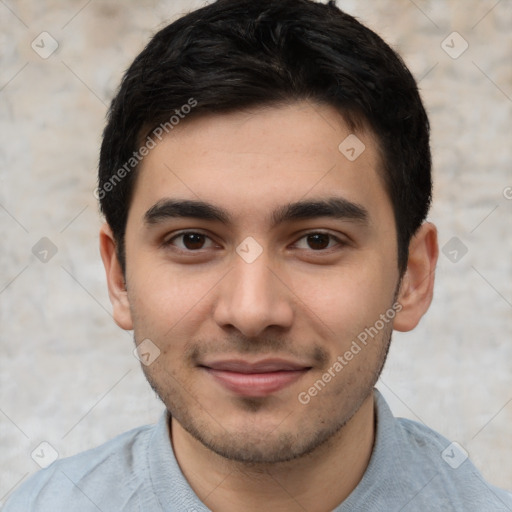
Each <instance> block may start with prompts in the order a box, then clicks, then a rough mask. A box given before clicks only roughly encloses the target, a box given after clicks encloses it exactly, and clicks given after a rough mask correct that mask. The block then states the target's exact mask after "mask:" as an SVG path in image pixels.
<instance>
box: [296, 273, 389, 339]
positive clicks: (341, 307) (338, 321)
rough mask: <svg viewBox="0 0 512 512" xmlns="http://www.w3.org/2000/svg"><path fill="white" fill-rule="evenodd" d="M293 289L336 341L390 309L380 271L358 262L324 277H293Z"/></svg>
mask: <svg viewBox="0 0 512 512" xmlns="http://www.w3.org/2000/svg"><path fill="white" fill-rule="evenodd" d="M293 289H294V292H295V293H296V295H297V297H299V298H300V299H301V301H302V302H303V304H305V306H306V309H307V310H309V311H310V315H309V316H310V317H311V318H313V319H316V320H315V321H316V322H318V323H321V324H323V325H324V327H325V328H327V330H328V332H329V333H330V337H333V336H336V339H337V340H340V341H341V340H346V339H347V338H348V337H350V336H357V334H358V333H359V332H361V331H362V330H363V329H364V328H365V327H367V326H368V325H373V324H374V323H375V321H376V320H377V319H378V318H379V316H380V314H382V313H384V312H385V311H386V310H387V308H389V307H390V301H391V300H392V296H393V291H394V288H393V282H392V280H390V279H389V278H388V277H386V275H385V273H384V271H382V270H380V269H378V267H377V266H375V265H374V266H368V265H367V266H365V265H363V264H362V263H361V265H359V266H358V267H354V268H342V267H340V268H339V269H338V270H337V271H336V272H332V271H331V272H326V273H325V274H324V275H320V274H316V275H314V276H311V275H309V276H304V275H301V276H296V279H295V283H294V286H293Z"/></svg>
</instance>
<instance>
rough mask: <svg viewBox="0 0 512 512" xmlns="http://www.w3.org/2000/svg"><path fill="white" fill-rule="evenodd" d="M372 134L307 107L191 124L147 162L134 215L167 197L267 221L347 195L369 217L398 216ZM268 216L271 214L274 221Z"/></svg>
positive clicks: (318, 108) (264, 110) (331, 111)
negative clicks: (298, 205)
mask: <svg viewBox="0 0 512 512" xmlns="http://www.w3.org/2000/svg"><path fill="white" fill-rule="evenodd" d="M380 167H381V164H380V157H379V152H378V146H377V143H376V141H375V138H374V136H373V134H372V133H371V132H369V131H368V130H366V131H358V132H357V134H356V133H353V132H352V130H351V129H350V128H349V126H348V125H347V124H346V123H345V121H344V120H343V118H342V117H341V115H340V114H339V113H338V112H337V111H336V110H335V109H334V108H333V107H329V106H326V105H316V104H315V105H313V104H310V103H306V102H302V103H296V104H290V105H286V106H280V107H266V108H258V109H255V110H253V111H243V112H235V113H230V114H212V115H204V116H200V117H196V118H192V119H189V120H187V119H185V120H184V121H183V122H182V123H181V124H180V125H179V126H177V127H176V129H174V130H173V131H172V132H171V133H169V134H168V135H165V136H164V137H163V138H162V141H160V142H158V144H157V145H156V147H154V149H152V150H151V151H150V152H149V154H148V155H147V156H145V157H144V160H143V161H142V163H141V165H140V168H139V170H138V176H137V180H136V183H135V190H134V194H133V203H132V207H131V210H130V214H132V210H133V214H134V215H136V216H137V217H138V218H142V217H143V216H144V213H145V212H146V211H147V210H148V209H149V208H151V207H152V206H153V205H155V204H156V203H158V202H159V201H161V200H162V199H164V198H167V197H180V198H189V199H194V200H197V199H200V200H203V201H207V202H209V203H212V204H216V205H218V206H222V207H223V208H224V209H227V210H231V211H233V212H235V213H236V214H238V215H240V216H243V215H246V216H249V217H250V218H251V219H253V220H254V221H256V219H258V218H260V219H262V218H263V217H264V215H265V212H268V211H270V210H275V208H276V207H278V206H279V205H280V204H284V203H289V202H290V201H298V200H301V199H307V198H308V197H315V198H318V197H322V196H324V197H328V196H329V197H332V196H333V195H334V194H336V195H340V196H342V197H343V198H345V199H346V200H348V201H351V202H354V203H358V204H364V205H365V207H367V209H368V211H369V213H370V216H372V212H373V214H374V215H379V209H380V210H382V209H387V210H388V211H389V210H392V208H391V204H390V201H389V198H388V196H387V194H386V192H385V189H384V184H383V180H382V178H381V172H380ZM267 217H268V215H267Z"/></svg>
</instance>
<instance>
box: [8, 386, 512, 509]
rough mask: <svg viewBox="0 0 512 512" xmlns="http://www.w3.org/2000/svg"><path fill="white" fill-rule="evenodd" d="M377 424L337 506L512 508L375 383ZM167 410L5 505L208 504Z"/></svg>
mask: <svg viewBox="0 0 512 512" xmlns="http://www.w3.org/2000/svg"><path fill="white" fill-rule="evenodd" d="M375 411H376V419H377V429H376V437H375V444H374V449H373V453H372V456H371V459H370V463H369V465H368V467H367V469H366V472H365V474H364V476H363V478H362V480H361V481H360V482H359V484H358V485H357V487H356V488H355V489H354V490H353V492H352V493H351V494H350V496H349V497H348V498H347V499H346V500H345V501H344V502H343V503H342V504H340V505H339V506H338V507H337V508H336V509H335V510H334V511H333V512H399V511H400V512H430V511H432V512H434V511H435V512H440V511H442V512H450V511H453V512H512V494H511V493H508V492H506V491H503V490H501V489H497V488H496V487H493V486H491V485H489V484H488V483H486V482H485V480H484V479H483V477H482V476H481V474H480V473H479V472H478V470H477V469H476V468H475V466H474V465H473V464H472V463H471V461H470V460H469V459H467V458H465V454H464V452H463V451H461V450H460V449H459V448H458V445H456V444H451V443H450V441H448V440H447V439H445V438H444V437H443V436H441V435H440V434H438V433H437V432H434V431H433V430H431V429H429V428H428V427H426V426H424V425H422V424H420V423H416V422H414V421H410V420H406V419H403V418H395V417H394V416H393V415H392V413H391V411H390V409H389V407H388V405H387V403H386V401H385V400H384V398H383V397H382V395H381V394H380V393H379V392H378V391H377V390H375ZM167 422H168V415H167V412H165V413H164V414H163V415H162V417H161V418H160V421H159V422H158V423H157V424H156V425H147V426H144V427H139V428H136V429H134V430H131V431H129V432H126V433H124V434H121V435H120V436H118V437H116V438H115V439H113V440H111V441H109V442H107V443H105V444H103V445H102V446H99V447H98V448H94V449H92V450H88V451H86V452H83V453H80V454H78V455H75V456H73V457H69V458H66V459H61V460H57V461H55V462H54V463H53V464H52V465H50V466H49V467H48V468H46V469H44V470H42V471H39V472H38V473H36V474H35V475H33V476H32V477H31V478H30V479H29V480H28V481H27V482H25V483H24V484H23V485H22V486H21V487H20V488H19V489H18V490H17V491H16V492H15V493H14V494H13V495H12V496H11V497H10V499H9V500H8V501H7V503H6V505H5V507H4V508H3V509H2V510H3V512H208V511H209V509H208V508H207V507H206V506H205V505H204V504H203V503H202V502H201V501H200V500H199V498H198V497H197V496H196V494H195V493H194V491H193V490H192V488H191V487H190V485H189V484H188V482H187V480H186V479H185V477H184V476H183V473H182V472H181V470H180V467H179V466H178V463H177V461H176V458H175V456H174V452H173V448H172V444H171V442H170V438H169V429H168V423H167Z"/></svg>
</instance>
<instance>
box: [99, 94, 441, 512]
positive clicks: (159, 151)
mask: <svg viewBox="0 0 512 512" xmlns="http://www.w3.org/2000/svg"><path fill="white" fill-rule="evenodd" d="M350 133H352V131H351V130H350V129H349V127H348V126H347V124H346V123H345V122H344V120H343V118H342V117H341V116H340V114H339V113H338V112H337V111H336V110H335V109H333V108H332V107H329V106H326V105H312V104H310V103H304V102H302V103H293V104H289V105H285V106H279V107H269V108H258V109H255V110H253V111H250V112H236V113H232V114H222V115H218V114H217V115H209V116H202V117H198V118H195V119H190V120H185V121H184V122H182V123H181V124H180V125H179V126H178V127H177V128H176V129H175V130H173V132H171V133H170V134H169V135H167V136H166V137H165V138H164V139H163V141H162V142H161V143H159V144H158V145H157V147H156V148H154V149H153V150H151V152H150V153H149V155H148V156H147V157H145V159H144V161H143V162H142V164H141V167H140V169H139V174H138V177H137V181H136V185H135V190H134V195H133V200H132V204H131V205H130V210H129V216H128V222H127V229H126V276H124V275H123V272H122V270H121V268H120V266H119V262H118V260H117V257H116V251H115V241H114V238H113V235H112V233H111V231H110V229H109V226H108V225H106V224H105V225H104V226H103V227H102V229H101V233H100V247H101V254H102V258H103V262H104V265H105V269H106V273H107V280H108V286H109V294H110V298H111V301H112V304H113V309H114V318H115V320H116V322H117V323H118V325H119V326H121V327H122V328H123V329H127V330H132V329H133V330H134V336H135V340H136V343H140V342H142V341H143V340H144V339H147V338H149V339H150V340H151V341H152V343H154V344H155V345H156V346H157V347H158V349H159V350H160V355H159V357H158V358H157V359H156V360H155V361H154V362H153V363H152V364H150V365H148V366H143V370H144V372H145V374H146V377H147V379H148V381H149V382H150V384H151V385H152V386H153V388H154V389H155V390H156V391H157V393H158V394H159V396H160V397H161V399H162V401H163V402H164V403H165V405H166V407H167V409H168V411H170V413H171V415H172V418H171V420H170V437H171V441H172V444H173V448H174V451H175V454H176V458H177V460H178V463H179V465H180V467H181V469H182V471H183V473H184V475H185V477H186V478H187V480H188V481H189V483H190V485H191V487H192V488H193V489H194V491H195V492H196V493H197V495H198V496H199V497H200V498H201V499H202V500H203V502H204V503H205V504H206V505H207V506H208V507H209V508H210V509H212V510H214V511H221V510H222V511H223V512H230V511H239V510H247V511H253V510H254V511H256V510H258V511H259V510H266V511H270V512H272V511H283V510H287V511H295V510H308V511H310V512H321V511H328V510H332V509H333V508H335V507H336V506H337V505H338V504H339V503H341V502H342V501H343V500H344V499H345V498H346V497H347V496H348V495H349V494H350V492H351V491H352V490H353V489H354V488H355V487H356V486H357V484H358V482H359V481H360V480H361V478H362V476H363V474H364V471H365V469H366V467H367V465H368V462H369V459H370V456H371V452H372V447H373V442H374V421H375V417H374V403H373V393H372V390H373V387H374V384H375V382H376V380H377V378H378V375H379V374H380V371H381V369H382V366H383V364H384V361H385V358H386V354H387V350H388V347H389V342H390V339H391V332H392V329H393V328H394V329H397V330H400V331H409V330H411V329H413V328H414V327H415V326H416V325H417V323H418V322H419V320H420V319H421V317H422V315H423V314H424V313H425V312H426V311H427V309H428V307H429V305H430V302H431V300H432V290H433V284H434V269H435V265H436V261H437V254H438V247H437V235H436V228H435V227H434V226H433V225H432V224H430V223H425V224H423V225H422V226H421V228H420V229H419V230H418V232H417V234H416V236H415V237H414V238H413V240H412V241H411V244H410V255H409V260H408V266H407V271H406V272H405V275H404V276H403V279H400V277H401V276H400V275H399V272H398V267H397V247H396V229H395V223H394V217H393V209H392V204H391V202H390V199H389V197H388V195H387V193H386V191H385V189H384V187H383V180H382V178H381V175H380V174H379V172H380V171H379V168H380V160H379V154H378V151H377V144H376V141H375V139H374V137H373V136H372V134H371V133H370V132H369V131H364V130H360V131H358V133H357V136H358V137H359V139H360V140H361V141H362V142H363V143H364V144H365V146H366V148H365V150H364V151H363V153H362V154H361V155H360V156H359V157H358V158H357V159H356V160H354V161H349V160H348V159H347V158H346V157H345V156H344V155H343V154H342V153H341V152H340V151H339V150H338V146H339V144H340V143H341V142H342V141H343V140H344V139H345V138H346V137H347V136H348V135H349V134H350ZM333 196H336V197H338V198H343V199H345V200H348V201H350V202H352V203H354V204H357V205H359V206H361V207H362V208H363V209H364V210H365V211H366V213H367V216H366V219H365V220H361V219H351V218H332V217H327V216H320V217H318V216H315V217H313V218H304V219H292V220H289V221H285V222H282V223H279V224H277V225H275V226H274V225H272V222H271V221H270V219H269V212H271V211H273V210H275V209H277V208H279V207H282V206H284V205H286V204H288V203H293V202H296V201H303V200H313V199H314V200H323V199H326V198H331V197H333ZM170 198H171V199H180V200H186V199H188V200H201V201H205V202H208V203H211V204H213V205H215V206H217V207H220V208H222V209H224V210H226V212H227V213H229V215H230V216H231V221H230V223H228V224H224V223H222V222H219V221H218V220H204V219H197V218H193V217H187V218H174V217H166V216H163V217H161V218H158V219H156V220H155V219H153V222H147V220H146V218H147V212H148V211H150V210H151V208H154V207H155V205H158V204H162V201H164V200H166V199H170ZM153 211H154V210H153ZM184 230H185V231H192V232H194V233H199V234H202V235H206V236H205V237H201V236H199V237H192V239H191V238H190V237H183V236H182V237H179V236H178V234H180V233H181V234H183V231H184ZM318 232H320V233H324V234H325V233H327V234H329V235H332V237H334V238H330V237H322V236H320V237H319V238H318V236H317V237H313V238H311V237H309V238H308V235H312V234H313V235H314V234H315V233H318ZM247 237H252V238H253V239H254V240H256V241H257V243H258V244H259V246H260V247H261V249H262V253H261V254H260V255H259V256H258V257H257V258H256V259H255V260H254V261H253V262H251V263H248V262H247V261H245V260H244V259H243V258H242V257H241V256H240V255H239V254H238V253H237V252H236V248H237V247H238V246H240V244H241V243H242V242H243V241H244V240H245V239H246V238H247ZM242 247H244V246H243V245H242ZM251 250H252V249H251ZM397 302H398V303H399V305H400V311H399V312H398V313H397V314H396V316H394V320H393V321H391V322H389V323H387V324H386V325H385V327H384V328H382V329H381V330H379V332H378V334H377V335H376V336H375V337H374V338H373V339H371V341H370V342H369V343H368V344H367V345H366V346H364V347H363V348H362V350H361V351H360V352H359V353H358V354H356V355H354V357H353V358H352V359H351V360H350V361H346V363H347V364H346V365H343V369H342V370H341V371H338V372H335V377H332V379H331V380H330V382H328V383H327V384H326V385H325V387H323V388H321V390H320V391H318V392H317V393H316V395H315V396H311V399H310V401H309V402H308V403H307V404H304V403H301V402H300V401H299V400H298V396H299V393H301V392H308V390H309V389H310V388H311V387H312V386H313V385H314V383H315V382H316V381H318V380H319V379H322V375H324V374H325V373H326V372H328V370H329V368H331V375H332V367H333V363H334V362H335V361H336V360H337V358H338V356H343V355H344V354H345V352H346V351H347V350H349V349H350V347H351V343H352V342H353V340H355V339H357V336H358V334H360V333H361V332H363V331H364V329H365V328H367V327H370V326H374V325H375V323H376V321H377V320H378V319H379V318H380V315H381V314H384V313H386V311H388V310H390V308H392V306H393V304H395V305H396V303H397ZM269 357H272V358H274V357H278V358H281V359H285V360H287V361H293V362H295V363H300V365H303V366H304V367H307V368H308V369H307V370H304V371H303V372H301V374H300V376H299V377H298V378H297V380H295V381H294V382H292V383H291V384H289V385H288V386H286V387H284V388H282V389H279V390H278V391H276V392H273V393H270V394H268V395H266V396H258V397H254V396H245V395H243V394H240V393H236V392H233V391H231V390H229V389H227V388H226V387H225V386H223V385H222V384H221V383H219V381H218V380H217V379H216V378H215V377H213V376H212V374H211V373H210V372H209V371H207V370H206V369H205V368H203V367H201V366H199V365H200V364H207V363H209V362H211V361H212V360H215V359H217V360H218V359H229V358H238V359H244V360H246V361H250V362H254V361H258V360H261V359H263V358H269Z"/></svg>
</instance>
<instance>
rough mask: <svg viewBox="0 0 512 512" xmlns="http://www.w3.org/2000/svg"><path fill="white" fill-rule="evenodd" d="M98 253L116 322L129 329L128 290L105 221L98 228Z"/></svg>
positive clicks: (131, 325) (111, 236) (110, 233)
mask: <svg viewBox="0 0 512 512" xmlns="http://www.w3.org/2000/svg"><path fill="white" fill-rule="evenodd" d="M100 253H101V259H102V260H103V265H104V267H105V272H106V274H107V284H108V294H109V297H110V302H111V303H112V306H113V309H114V320H115V322H116V324H117V325H118V326H119V327H121V329H125V330H127V331H130V330H132V329H133V322H132V315H131V311H130V302H129V300H128V292H127V291H126V284H125V278H124V274H123V271H122V269H121V265H120V263H119V259H118V257H117V251H116V241H115V239H114V235H113V233H112V230H111V229H110V226H109V225H108V224H107V223H105V224H103V226H101V229H100Z"/></svg>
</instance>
